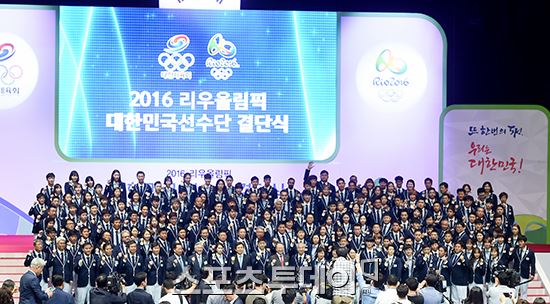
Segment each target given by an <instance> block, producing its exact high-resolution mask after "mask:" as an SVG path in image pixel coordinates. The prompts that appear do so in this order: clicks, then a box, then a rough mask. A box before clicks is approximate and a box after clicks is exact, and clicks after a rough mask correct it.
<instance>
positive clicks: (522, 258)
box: [512, 235, 536, 300]
mask: <svg viewBox="0 0 550 304" xmlns="http://www.w3.org/2000/svg"><path fill="white" fill-rule="evenodd" d="M512 258H513V260H514V270H515V271H517V272H519V274H520V276H521V281H522V282H525V281H527V280H532V279H533V278H534V277H535V272H536V269H535V263H536V261H535V253H534V252H533V251H532V250H530V249H529V248H527V237H526V236H524V235H522V236H520V237H519V239H518V248H517V249H516V250H514V251H513V253H512ZM519 298H520V299H524V300H526V299H527V284H523V285H520V286H519Z"/></svg>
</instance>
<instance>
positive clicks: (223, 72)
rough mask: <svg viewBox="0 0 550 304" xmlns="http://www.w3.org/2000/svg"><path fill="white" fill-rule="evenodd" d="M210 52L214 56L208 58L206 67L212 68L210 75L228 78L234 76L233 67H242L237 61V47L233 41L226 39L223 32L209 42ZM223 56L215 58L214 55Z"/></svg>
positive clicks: (215, 77) (217, 78) (218, 78)
mask: <svg viewBox="0 0 550 304" xmlns="http://www.w3.org/2000/svg"><path fill="white" fill-rule="evenodd" d="M208 54H209V55H210V56H212V57H208V59H206V63H205V65H206V67H207V68H210V75H212V77H214V79H216V80H227V79H229V78H230V77H231V76H233V69H235V68H240V67H241V65H240V64H239V63H238V62H237V58H235V56H236V55H237V47H236V46H235V44H233V42H231V41H229V40H226V39H225V38H224V37H223V35H222V34H220V33H217V34H215V35H214V36H212V38H210V41H209V42H208ZM216 55H220V56H221V57H222V58H220V59H215V58H213V56H216Z"/></svg>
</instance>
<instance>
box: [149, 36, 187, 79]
mask: <svg viewBox="0 0 550 304" xmlns="http://www.w3.org/2000/svg"><path fill="white" fill-rule="evenodd" d="M190 43H191V40H190V39H189V37H188V36H187V35H184V34H179V35H175V36H172V37H171V38H170V39H168V41H167V42H166V47H165V48H164V52H162V53H160V54H159V56H158V58H157V61H158V63H159V64H160V65H161V66H162V67H163V68H164V71H162V72H161V73H160V76H161V77H162V78H164V79H191V78H192V73H191V72H190V71H188V70H189V68H190V67H192V66H193V65H194V64H195V56H194V55H193V54H191V53H184V54H182V53H183V51H185V49H187V47H188V46H189V44H190Z"/></svg>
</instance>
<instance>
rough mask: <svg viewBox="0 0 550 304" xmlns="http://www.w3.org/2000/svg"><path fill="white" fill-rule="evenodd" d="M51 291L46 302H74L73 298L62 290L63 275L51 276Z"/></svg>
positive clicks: (62, 303)
mask: <svg viewBox="0 0 550 304" xmlns="http://www.w3.org/2000/svg"><path fill="white" fill-rule="evenodd" d="M52 284H53V287H55V289H54V291H53V295H52V297H51V298H50V299H49V300H48V301H47V302H46V304H74V298H73V297H72V296H71V295H70V294H68V293H66V292H64V291H63V284H64V282H63V277H62V276H60V275H54V276H53V278H52Z"/></svg>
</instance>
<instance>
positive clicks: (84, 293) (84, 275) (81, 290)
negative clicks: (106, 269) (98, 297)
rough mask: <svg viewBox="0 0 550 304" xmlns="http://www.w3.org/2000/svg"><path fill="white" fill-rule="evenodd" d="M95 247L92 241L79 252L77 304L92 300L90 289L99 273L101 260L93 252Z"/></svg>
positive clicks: (77, 260)
mask: <svg viewBox="0 0 550 304" xmlns="http://www.w3.org/2000/svg"><path fill="white" fill-rule="evenodd" d="M93 248H94V246H93V245H92V244H90V243H86V244H84V246H83V248H82V253H80V254H78V256H77V257H76V260H75V266H74V271H75V273H76V274H77V280H76V287H77V288H76V296H77V301H76V302H77V304H84V303H89V302H90V289H92V286H93V284H94V283H95V280H96V278H97V276H98V274H99V261H98V258H97V257H96V256H95V255H93V254H92V250H93Z"/></svg>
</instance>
